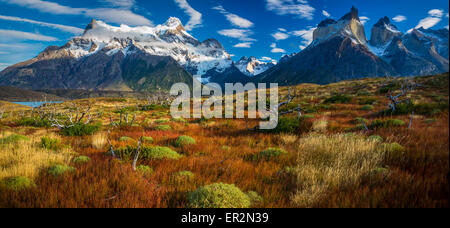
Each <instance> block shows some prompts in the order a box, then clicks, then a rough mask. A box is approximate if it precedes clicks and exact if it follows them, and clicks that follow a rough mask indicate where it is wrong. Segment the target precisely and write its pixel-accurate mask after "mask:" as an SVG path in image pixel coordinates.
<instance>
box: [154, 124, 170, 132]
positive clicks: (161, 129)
mask: <svg viewBox="0 0 450 228" xmlns="http://www.w3.org/2000/svg"><path fill="white" fill-rule="evenodd" d="M155 130H157V131H170V130H172V127H171V126H169V125H159V126H156V127H155Z"/></svg>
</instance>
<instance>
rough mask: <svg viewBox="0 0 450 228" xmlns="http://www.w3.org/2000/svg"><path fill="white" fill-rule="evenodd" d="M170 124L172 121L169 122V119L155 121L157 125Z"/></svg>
mask: <svg viewBox="0 0 450 228" xmlns="http://www.w3.org/2000/svg"><path fill="white" fill-rule="evenodd" d="M168 122H170V120H168V119H157V120H155V123H157V124H164V123H168Z"/></svg>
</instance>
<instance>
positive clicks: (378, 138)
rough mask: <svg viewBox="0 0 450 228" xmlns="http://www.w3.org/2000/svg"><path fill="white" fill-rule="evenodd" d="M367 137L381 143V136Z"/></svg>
mask: <svg viewBox="0 0 450 228" xmlns="http://www.w3.org/2000/svg"><path fill="white" fill-rule="evenodd" d="M367 139H368V140H371V141H376V142H379V143H382V142H383V141H384V139H383V137H381V136H379V135H371V136H369V138H367Z"/></svg>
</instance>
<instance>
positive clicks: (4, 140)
mask: <svg viewBox="0 0 450 228" xmlns="http://www.w3.org/2000/svg"><path fill="white" fill-rule="evenodd" d="M28 140H30V139H29V138H28V137H26V136H24V135H16V134H12V135H10V136H8V137H5V138H2V139H0V144H8V143H17V142H19V141H28Z"/></svg>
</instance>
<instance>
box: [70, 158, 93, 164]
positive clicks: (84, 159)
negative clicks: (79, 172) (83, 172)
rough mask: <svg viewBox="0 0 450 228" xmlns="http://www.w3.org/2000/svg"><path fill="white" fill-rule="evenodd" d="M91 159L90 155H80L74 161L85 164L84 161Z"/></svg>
mask: <svg viewBox="0 0 450 228" xmlns="http://www.w3.org/2000/svg"><path fill="white" fill-rule="evenodd" d="M90 161H91V158H90V157H88V156H78V157H76V158H74V159H73V163H76V164H84V163H88V162H90Z"/></svg>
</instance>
